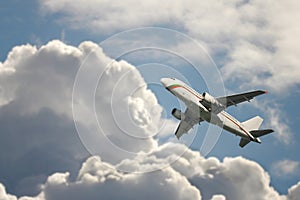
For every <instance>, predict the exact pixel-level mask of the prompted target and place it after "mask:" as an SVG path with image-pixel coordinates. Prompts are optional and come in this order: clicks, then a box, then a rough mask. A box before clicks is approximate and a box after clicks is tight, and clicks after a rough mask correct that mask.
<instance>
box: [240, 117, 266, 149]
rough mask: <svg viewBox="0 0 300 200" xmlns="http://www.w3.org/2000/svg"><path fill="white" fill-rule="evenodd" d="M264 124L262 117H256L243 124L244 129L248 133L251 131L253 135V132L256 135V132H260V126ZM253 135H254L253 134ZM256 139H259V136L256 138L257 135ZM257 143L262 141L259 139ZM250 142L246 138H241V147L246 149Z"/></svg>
mask: <svg viewBox="0 0 300 200" xmlns="http://www.w3.org/2000/svg"><path fill="white" fill-rule="evenodd" d="M262 122H263V119H262V118H261V117H260V116H256V117H253V118H251V119H248V120H247V121H244V122H242V125H243V127H244V128H245V129H246V130H247V131H249V132H250V133H251V134H252V132H253V133H254V131H256V132H257V131H258V129H259V127H260V125H261V124H262ZM256 132H255V133H256ZM252 135H253V134H252ZM253 136H254V137H255V138H256V137H257V136H255V135H253ZM257 141H260V140H259V138H258V139H257ZM249 142H250V140H248V139H245V138H241V140H240V144H239V145H240V147H242V148H243V147H244V146H246V145H247V144H248V143H249Z"/></svg>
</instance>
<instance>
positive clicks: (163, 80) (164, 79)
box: [160, 78, 168, 87]
mask: <svg viewBox="0 0 300 200" xmlns="http://www.w3.org/2000/svg"><path fill="white" fill-rule="evenodd" d="M160 82H161V83H162V84H163V86H165V87H167V85H168V78H161V79H160Z"/></svg>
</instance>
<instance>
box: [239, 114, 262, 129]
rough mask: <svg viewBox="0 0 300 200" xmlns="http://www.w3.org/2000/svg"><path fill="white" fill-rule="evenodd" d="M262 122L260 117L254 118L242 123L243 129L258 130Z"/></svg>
mask: <svg viewBox="0 0 300 200" xmlns="http://www.w3.org/2000/svg"><path fill="white" fill-rule="evenodd" d="M262 122H263V119H262V118H261V117H260V116H256V117H253V118H251V119H248V120H247V121H244V122H243V123H242V125H243V126H244V127H245V129H246V130H247V131H252V130H258V129H259V127H260V125H261V123H262Z"/></svg>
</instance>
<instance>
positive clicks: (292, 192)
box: [287, 182, 300, 200]
mask: <svg viewBox="0 0 300 200" xmlns="http://www.w3.org/2000/svg"><path fill="white" fill-rule="evenodd" d="M299 196H300V182H298V183H297V184H296V185H294V186H292V187H291V188H290V189H289V191H288V195H287V197H288V199H290V200H297V199H299Z"/></svg>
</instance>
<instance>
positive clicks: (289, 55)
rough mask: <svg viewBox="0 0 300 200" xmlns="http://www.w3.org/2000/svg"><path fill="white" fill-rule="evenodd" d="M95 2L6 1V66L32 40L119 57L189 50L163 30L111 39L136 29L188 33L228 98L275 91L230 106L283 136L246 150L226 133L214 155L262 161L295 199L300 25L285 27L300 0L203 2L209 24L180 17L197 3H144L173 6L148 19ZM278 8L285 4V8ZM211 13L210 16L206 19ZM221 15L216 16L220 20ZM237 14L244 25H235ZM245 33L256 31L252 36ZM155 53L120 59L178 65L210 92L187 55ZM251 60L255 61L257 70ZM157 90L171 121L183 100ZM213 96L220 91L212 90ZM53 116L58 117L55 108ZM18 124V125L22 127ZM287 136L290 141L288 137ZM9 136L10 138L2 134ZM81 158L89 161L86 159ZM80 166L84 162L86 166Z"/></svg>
mask: <svg viewBox="0 0 300 200" xmlns="http://www.w3.org/2000/svg"><path fill="white" fill-rule="evenodd" d="M81 3H82V2H81ZM94 3H95V2H93V1H89V2H87V3H86V4H83V3H82V7H81V6H80V5H79V4H80V2H79V1H78V2H77V1H76V2H74V3H70V2H68V1H66V2H65V3H63V4H61V5H60V4H59V3H58V2H56V1H53V3H51V2H48V1H45V2H43V1H26V2H25V1H21V0H13V1H9V2H1V3H0V25H1V27H2V29H1V30H2V31H1V34H0V61H1V62H2V63H4V62H5V60H6V58H7V55H8V53H9V52H10V51H11V50H12V48H14V47H15V46H19V45H23V44H27V43H28V44H31V45H36V46H37V47H40V46H42V45H45V44H47V43H48V42H49V41H51V40H53V39H58V40H62V41H63V42H64V43H66V44H68V45H71V46H78V45H79V44H80V43H81V42H83V41H94V42H95V43H98V44H100V46H101V44H102V46H101V47H103V49H104V52H105V53H106V54H107V55H108V56H110V57H113V58H114V57H115V55H118V50H119V51H120V52H122V51H121V50H122V48H124V49H126V48H127V49H128V48H129V47H128V46H130V45H132V46H130V48H134V45H137V46H139V45H140V43H139V42H140V41H143V42H145V43H147V42H150V41H157V42H158V43H160V44H161V43H165V46H172V45H174V46H176V45H175V44H177V43H178V46H179V47H181V46H180V45H181V44H185V42H184V41H182V40H181V41H179V42H178V41H176V38H175V37H174V38H172V36H169V38H168V40H164V41H160V38H156V36H159V35H160V34H157V35H155V33H149V32H148V33H143V32H140V33H139V32H138V33H137V35H130V36H131V38H130V37H129V38H122V37H121V38H118V36H117V37H116V38H114V39H108V40H105V39H107V38H109V37H110V36H113V35H114V34H116V33H119V32H122V31H126V30H129V29H131V28H139V27H144V26H155V27H162V28H170V29H172V30H175V31H179V32H182V33H184V34H187V35H188V36H190V37H191V38H193V39H194V40H195V41H198V42H199V43H201V44H203V46H204V47H205V48H207V51H208V52H209V55H210V56H211V57H212V59H213V60H214V62H215V63H216V64H217V69H218V70H219V72H220V74H221V76H222V78H223V80H224V85H225V91H226V93H227V94H232V93H238V92H243V91H245V90H252V89H261V88H262V89H267V90H269V94H268V95H264V96H260V97H257V98H256V100H254V102H253V103H252V104H249V103H244V104H243V105H239V106H237V107H233V108H229V109H228V112H229V113H230V114H232V115H233V116H235V117H236V118H237V119H239V120H240V121H245V120H247V119H248V118H251V117H254V116H255V115H260V116H262V117H263V118H264V119H265V121H264V124H263V128H273V129H275V131H276V132H275V133H274V134H273V135H268V136H266V137H264V138H262V144H261V145H258V144H255V143H253V144H252V143H251V144H249V145H248V146H247V147H246V148H244V149H241V148H239V146H238V142H239V139H238V138H237V137H235V136H233V135H231V134H229V133H228V132H225V131H223V132H222V134H221V136H220V138H219V140H218V142H217V144H216V146H215V147H214V148H213V149H212V151H211V152H210V153H209V154H208V155H207V157H211V156H214V157H217V158H218V159H220V160H223V159H224V158H225V157H238V156H242V157H244V158H247V159H250V160H253V161H255V162H257V163H259V165H261V166H262V167H263V168H264V169H265V170H266V171H267V172H268V173H269V175H270V177H271V186H273V187H274V188H275V190H276V191H278V192H279V193H280V194H287V192H288V189H289V188H290V187H291V186H292V185H295V184H297V182H298V181H299V180H300V175H299V174H300V156H299V154H298V153H297V152H298V149H299V143H300V136H299V134H298V130H299V129H300V125H299V123H298V122H299V120H300V118H299V106H298V102H299V97H300V92H299V91H300V88H299V80H297V79H298V78H297V77H298V76H297V75H299V72H300V70H299V64H300V62H299V58H297V56H296V55H294V54H295V53H294V52H295V50H297V48H298V47H297V45H294V43H296V44H299V41H298V40H299V39H298V38H297V37H294V36H295V35H297V34H296V33H297V30H296V31H295V30H294V28H295V29H296V27H295V23H293V20H291V21H292V22H291V23H285V21H284V20H285V19H286V18H287V19H290V18H292V17H294V18H295V19H299V18H297V17H298V16H299V15H295V16H294V12H293V10H292V11H291V12H290V14H289V12H288V9H289V8H290V7H289V6H291V5H293V3H295V2H293V1H291V3H290V4H288V6H286V7H283V8H282V9H279V10H278V8H277V7H276V6H274V8H273V7H270V8H268V4H267V3H265V4H263V3H262V5H260V4H259V3H257V2H252V5H247V3H242V2H240V4H241V5H238V4H239V3H236V5H235V6H231V5H230V6H228V5H223V4H222V3H221V4H218V6H224V8H218V9H214V7H216V3H215V2H212V3H211V5H209V3H207V4H206V3H203V5H201V3H200V5H201V6H203V7H205V9H207V10H206V12H208V14H207V15H204V18H202V19H201V20H200V19H198V20H195V19H193V18H192V17H194V18H196V17H201V15H200V14H199V15H200V16H198V14H197V12H195V11H190V13H188V14H186V13H185V12H183V13H184V14H182V13H180V12H176V11H174V13H173V9H174V10H176V9H178V10H180V9H181V8H182V9H187V10H188V9H191V10H193V5H177V4H176V6H175V3H174V6H168V5H160V4H155V3H154V4H153V5H148V4H147V3H145V5H144V6H146V7H147V6H148V7H150V8H151V9H153V8H155V7H158V8H159V7H162V8H164V6H166V7H167V8H169V9H170V11H169V12H168V13H167V14H166V13H164V12H162V11H161V9H158V11H157V15H152V14H149V15H150V16H147V15H143V14H142V13H141V12H139V11H138V9H136V8H135V6H133V7H132V8H131V7H130V6H126V5H125V3H124V4H122V3H116V5H115V9H116V10H117V11H114V6H112V7H110V5H109V4H108V3H103V6H102V4H101V2H99V3H95V9H91V8H92V7H89V5H93V4H94ZM169 3H170V2H169ZM170 4H172V3H170ZM242 4H244V8H243V9H245V10H239V9H242V8H240V7H239V6H241V7H243V6H242ZM249 4H251V3H249ZM277 4H278V5H279V4H280V3H277ZM123 6H124V7H123ZM247 6H248V7H247ZM251 6H252V7H251ZM292 7H293V6H292ZM97 8H99V11H97ZM150 8H149V9H150ZM298 8H299V6H298ZM89 9H91V11H90V13H89V12H88V11H89ZM118 9H120V10H118ZM219 9H220V10H224V11H226V10H227V11H228V12H226V13H227V14H225V17H224V18H223V19H224V21H222V22H220V19H222V15H221V17H219V16H217V14H216V13H218V12H219V11H220V10H219ZM235 9H236V10H237V12H236V13H234V14H232V15H231V14H230V12H231V13H232V12H234V11H235ZM264 9H265V10H264ZM261 11H264V12H265V16H264V15H262V14H259V15H258V16H254V15H255V14H256V13H261ZM203 12H204V11H203ZM251 12H253V13H254V14H253V13H251ZM274 12H278V13H279V14H278V16H279V18H278V19H279V21H280V22H281V23H282V24H283V25H281V24H280V23H277V22H278V19H276V18H273V17H274ZM128 13H130V14H131V15H129V14H128ZM178 13H179V14H178ZM195 13H196V14H195ZM210 13H211V14H210ZM228 13H229V14H228ZM241 13H246V14H241ZM89 14H90V15H89ZM127 14H128V16H127ZM193 14H195V16H194V15H193ZM239 15H240V16H239ZM206 16H207V19H206V18H205V17H206ZM289 16H290V17H289ZM126 17H128V18H126ZM148 17H149V18H148ZM202 17H203V16H202ZM214 17H215V19H213V18H214ZM235 17H236V18H238V19H239V20H235V19H236V18H235ZM125 18H126V19H125ZM136 18H137V19H136ZM232 19H234V20H233V21H232V22H230V21H229V20H232ZM93 20H94V21H93ZM214 20H216V21H214ZM115 21H116V22H115ZM202 21H203V23H202ZM274 21H275V22H274ZM296 21H297V20H296ZM92 22H94V23H92ZM214 22H215V24H214ZM117 23H120V24H117ZM231 23H232V25H231ZM249 24H250V25H249ZM240 27H241V28H240ZM278 27H280V28H281V30H278V33H277V32H275V33H274V30H276V28H278ZM244 29H248V30H249V31H248V32H247V31H245V30H244ZM289 38H290V40H291V41H292V42H291V41H290V40H289ZM117 39H119V40H117ZM156 39H157V40H156ZM103 41H104V42H103ZM114 42H115V43H114ZM134 42H136V43H134ZM150 46H151V45H150ZM184 48H186V49H183V51H185V50H186V53H187V54H186V55H187V56H191V58H195V59H198V57H205V53H204V52H199V53H196V56H195V54H194V53H195V52H194V51H196V50H195V49H192V48H190V47H189V46H187V47H184ZM152 51H153V52H151V50H150V51H148V52H147V51H145V52H144V51H140V52H132V53H129V54H126V55H124V56H121V57H120V58H118V59H117V60H121V59H124V60H126V61H128V62H129V63H131V64H132V65H134V66H137V69H139V66H142V65H143V64H147V63H152V62H153V63H154V62H156V63H159V64H161V65H165V66H171V68H173V69H174V70H178V72H179V73H180V75H183V76H184V77H185V78H187V79H188V80H189V82H190V83H191V85H192V87H193V88H195V89H196V90H197V91H199V92H200V93H201V92H203V91H206V90H208V88H207V85H205V84H206V83H207V82H205V80H204V79H209V78H210V77H202V79H201V77H199V76H197V75H195V72H194V71H193V69H192V67H191V66H190V65H189V64H188V63H187V62H185V61H184V60H182V59H181V58H180V57H176V56H174V55H170V54H168V52H167V53H163V52H160V51H157V50H155V49H154V50H153V49H152ZM179 52H181V51H179ZM204 60H205V61H203V63H205V62H208V63H209V61H208V60H209V58H208V57H206V58H205V59H204ZM247 61H249V65H248V62H247ZM263 64H265V65H263ZM152 67H153V65H152ZM158 67H159V65H158ZM247 67H248V68H247ZM140 69H142V68H140ZM156 70H157V69H156V68H155V69H154V71H155V72H157V71H156ZM155 72H152V73H155ZM140 73H141V74H142V76H143V77H144V79H145V80H146V82H147V80H151V81H153V82H156V83H158V80H159V78H160V77H161V76H162V74H163V73H162V74H159V72H158V74H156V75H157V76H155V77H152V74H151V73H149V72H147V70H144V71H143V69H142V70H140ZM213 78H215V77H213ZM149 88H150V89H152V91H153V92H154V93H155V95H156V97H157V99H158V102H159V103H160V104H161V105H162V106H163V107H164V109H165V110H166V112H167V113H168V114H167V116H168V118H170V119H171V116H170V114H169V113H170V112H171V110H172V108H173V107H174V106H176V105H177V106H178V103H177V101H176V99H175V97H173V96H171V95H170V94H168V93H167V92H166V91H165V90H164V88H162V87H160V86H157V85H155V84H154V85H152V86H151V85H149ZM45 89H46V88H45ZM212 95H216V94H214V93H213V91H212ZM45 112H48V111H45ZM48 114H49V115H52V114H51V112H50V111H49V113H48ZM68 123H70V121H68ZM272 125H273V127H272ZM15 126H18V124H16V125H15ZM202 126H203V127H202ZM202 128H203V129H202ZM206 129H207V125H206V124H202V125H201V126H200V127H199V128H198V131H197V134H198V135H199V136H197V137H196V140H195V142H194V144H193V145H192V146H191V149H192V150H195V151H198V150H199V149H200V145H201V142H202V140H203V138H204V135H203V133H202V130H206ZM1 134H4V133H1ZM287 135H288V137H289V138H288V139H286V137H287ZM2 137H5V136H4V135H2ZM285 139H286V140H287V141H285ZM81 159H82V160H83V158H81ZM82 160H81V161H82ZM286 160H287V161H290V164H294V165H295V167H294V168H293V169H291V170H290V171H288V170H287V171H285V168H284V167H282V165H279V164H278V163H280V162H281V161H286ZM45 162H46V161H45ZM1 164H2V163H1ZM79 165H80V162H78V166H79ZM280 167H282V168H280ZM77 168H79V167H77ZM64 169H65V168H64V167H61V168H60V169H58V170H57V171H59V170H60V171H63V170H64ZM51 172H52V173H54V172H55V171H54V170H52V171H51ZM47 175H49V174H47ZM7 179H9V177H5V178H3V177H2V179H1V175H0V182H2V183H4V185H5V183H6V182H7V183H8V185H7V186H6V187H7V188H8V191H9V192H11V193H14V192H17V193H19V194H23V193H22V189H20V190H19V191H15V190H14V189H13V188H14V186H12V185H9V183H12V182H10V181H9V180H7ZM44 180H45V178H44ZM24 191H25V190H24ZM25 193H26V192H25ZM33 194H34V192H33Z"/></svg>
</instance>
